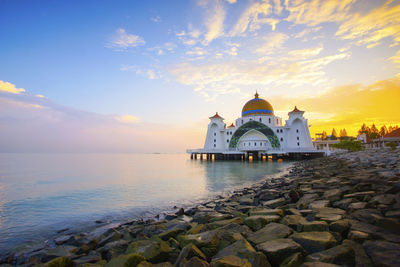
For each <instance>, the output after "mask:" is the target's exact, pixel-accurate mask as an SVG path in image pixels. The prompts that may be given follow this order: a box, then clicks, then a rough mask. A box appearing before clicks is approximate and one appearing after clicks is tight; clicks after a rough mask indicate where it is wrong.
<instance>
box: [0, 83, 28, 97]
mask: <svg viewBox="0 0 400 267" xmlns="http://www.w3.org/2000/svg"><path fill="white" fill-rule="evenodd" d="M0 91H2V92H7V93H12V94H21V93H25V89H23V88H16V87H15V85H14V84H12V83H9V82H4V81H2V80H0Z"/></svg>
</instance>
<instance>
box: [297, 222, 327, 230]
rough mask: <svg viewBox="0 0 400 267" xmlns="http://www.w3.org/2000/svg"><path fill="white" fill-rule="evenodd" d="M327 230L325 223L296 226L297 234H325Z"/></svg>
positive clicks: (305, 223) (306, 223)
mask: <svg viewBox="0 0 400 267" xmlns="http://www.w3.org/2000/svg"><path fill="white" fill-rule="evenodd" d="M328 230H329V227H328V223H327V222H325V221H312V222H301V223H299V224H298V225H297V231H298V232H325V231H328Z"/></svg>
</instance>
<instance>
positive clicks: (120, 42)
mask: <svg viewBox="0 0 400 267" xmlns="http://www.w3.org/2000/svg"><path fill="white" fill-rule="evenodd" d="M145 43H146V42H145V40H144V39H143V38H142V37H140V36H138V35H135V34H129V33H127V32H126V30H125V29H122V28H119V29H117V30H116V36H115V37H114V38H113V39H112V40H111V41H110V42H109V43H108V44H106V47H108V48H114V49H117V50H125V49H127V48H129V47H136V46H141V45H144V44H145Z"/></svg>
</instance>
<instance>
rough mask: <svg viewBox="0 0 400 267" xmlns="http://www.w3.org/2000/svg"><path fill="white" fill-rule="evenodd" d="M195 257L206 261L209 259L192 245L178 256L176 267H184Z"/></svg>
mask: <svg viewBox="0 0 400 267" xmlns="http://www.w3.org/2000/svg"><path fill="white" fill-rule="evenodd" d="M193 257H197V258H199V259H202V260H206V259H207V257H206V255H204V253H203V252H202V251H201V250H200V249H199V248H198V247H196V246H195V245H193V244H192V243H190V244H188V245H186V246H185V247H184V248H183V249H182V251H181V253H180V254H179V256H178V259H177V260H176V262H175V266H176V267H183V266H185V264H186V263H187V262H188V261H189V260H190V259H191V258H193Z"/></svg>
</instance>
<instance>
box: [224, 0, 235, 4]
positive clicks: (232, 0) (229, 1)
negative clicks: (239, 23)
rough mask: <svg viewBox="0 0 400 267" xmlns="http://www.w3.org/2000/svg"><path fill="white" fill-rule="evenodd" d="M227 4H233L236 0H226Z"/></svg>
mask: <svg viewBox="0 0 400 267" xmlns="http://www.w3.org/2000/svg"><path fill="white" fill-rule="evenodd" d="M226 1H227V2H228V3H229V4H235V3H236V2H237V0H226Z"/></svg>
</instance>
